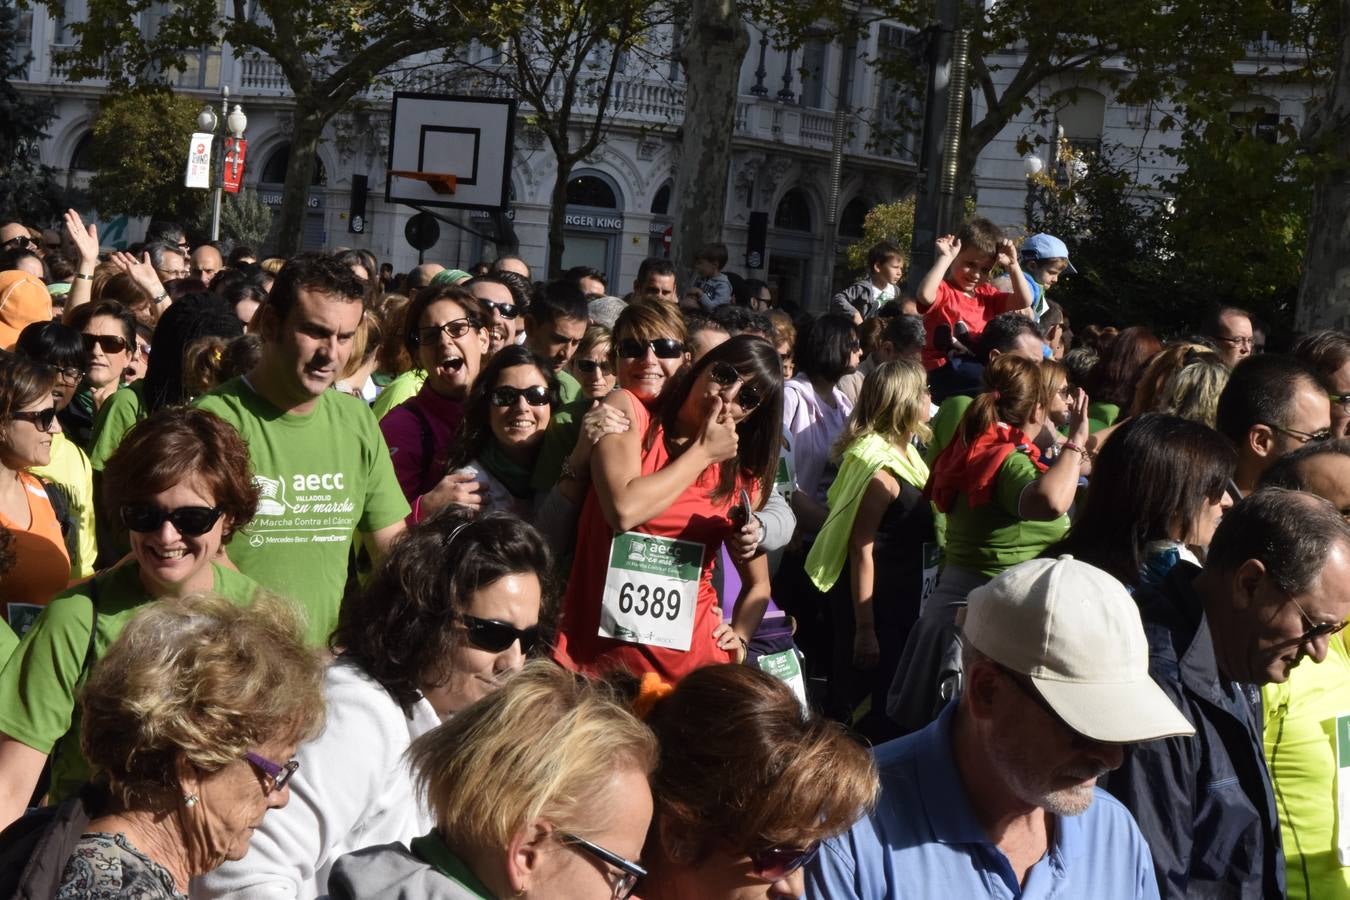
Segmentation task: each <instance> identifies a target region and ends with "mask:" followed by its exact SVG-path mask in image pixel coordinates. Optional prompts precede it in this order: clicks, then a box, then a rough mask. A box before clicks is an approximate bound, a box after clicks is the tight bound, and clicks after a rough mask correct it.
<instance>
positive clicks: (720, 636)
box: [713, 622, 750, 663]
mask: <svg viewBox="0 0 1350 900" xmlns="http://www.w3.org/2000/svg"><path fill="white" fill-rule="evenodd" d="M713 640H714V641H716V642H717V646H718V647H719V648H721V649H722V650H730V651H732V652H733V653H735V654H736V662H738V663H743V662H745V657H746V655H747V654H749V652H750V648H749V642H748V641H746V640H745V639H744V638H742V637H741V636H740V635H739V634H737V633H736V630H735V629H734V628H732V627H731V624H730V623H728V622H723V623H722V624H720V625H718V626H717V627H716V628H715V629H713Z"/></svg>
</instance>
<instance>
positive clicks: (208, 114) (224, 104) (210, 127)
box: [197, 85, 248, 241]
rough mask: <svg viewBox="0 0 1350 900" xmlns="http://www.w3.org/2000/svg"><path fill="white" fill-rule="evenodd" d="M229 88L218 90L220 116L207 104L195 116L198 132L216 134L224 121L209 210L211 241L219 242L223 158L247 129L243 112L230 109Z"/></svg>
mask: <svg viewBox="0 0 1350 900" xmlns="http://www.w3.org/2000/svg"><path fill="white" fill-rule="evenodd" d="M229 107H230V86H229V85H222V86H221V88H220V115H219V116H217V115H216V111H215V110H214V109H212V108H211V106H210V105H209V104H208V105H207V106H205V107H203V108H202V111H201V112H200V113H198V114H197V129H198V130H199V131H205V132H209V133H210V134H215V133H216V127H217V126H218V125H219V124H220V123H221V120H222V119H223V120H224V124H225V131H226V135H225V136H224V138H223V140H222V141H221V148H220V166H219V168H218V169H217V167H215V166H212V167H211V168H212V171H213V172H215V173H216V177H215V179H214V181H215V190H214V194H215V196H214V197H213V198H212V209H211V240H213V241H218V240H220V200H221V193H222V191H223V188H224V186H225V164H226V163H225V158H226V156H228V155H229V150H230V147H229V145H230V143H231V142H233V141H236V140H238V139H240V138H242V137H243V136H244V129H245V128H247V127H248V117H247V116H245V115H244V110H243V108H242V107H240V105H239V104H238V103H236V104H235V105H234V109H230V108H229Z"/></svg>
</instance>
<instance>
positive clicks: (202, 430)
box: [0, 400, 258, 824]
mask: <svg viewBox="0 0 1350 900" xmlns="http://www.w3.org/2000/svg"><path fill="white" fill-rule="evenodd" d="M47 402H49V403H50V400H48V401H47ZM104 474H105V476H106V477H105V479H104V481H103V493H104V499H105V501H106V504H107V508H108V509H109V510H116V515H117V520H118V521H119V522H120V523H121V524H122V525H123V526H124V527H125V528H126V530H127V531H128V532H130V543H131V553H130V555H129V556H128V557H127V558H126V559H124V560H122V561H121V562H119V563H118V564H117V565H115V566H113V567H112V568H110V569H106V570H104V571H102V572H100V573H98V574H97V575H95V576H94V577H93V578H92V579H90V580H88V581H85V582H82V583H80V584H77V585H74V586H73V587H71V588H70V589H69V590H66V591H65V592H64V593H62V594H60V595H59V596H57V597H56V598H55V599H53V600H52V601H51V603H50V604H48V605H47V607H46V608H45V609H43V610H42V612H41V613H40V614H39V615H38V617H37V620H36V621H35V622H34V623H33V626H32V628H30V629H29V631H28V633H27V634H26V635H24V637H23V640H22V641H21V642H20V644H19V646H18V648H17V649H16V650H15V651H14V653H13V655H12V656H11V657H10V660H9V662H8V663H7V664H6V665H5V667H4V669H3V670H0V735H3V737H2V738H0V824H7V823H9V822H11V821H13V820H14V819H15V818H17V817H18V815H19V814H20V813H21V812H23V809H24V806H25V805H27V803H28V800H29V798H30V797H31V796H32V794H33V790H34V787H35V786H36V785H37V783H38V777H39V775H40V774H41V773H42V769H43V766H44V765H45V764H46V762H47V759H48V757H51V758H52V775H51V791H50V795H51V796H52V797H53V798H55V799H57V800H60V799H63V798H65V797H67V796H70V795H71V794H72V793H73V792H74V791H75V790H76V789H77V788H78V787H79V786H80V784H82V783H83V782H84V781H85V780H86V777H87V774H88V767H87V765H86V764H85V760H84V757H82V756H81V755H80V751H79V747H78V746H77V745H76V742H77V741H78V736H79V724H78V722H77V721H75V719H74V717H73V713H74V707H75V694H76V692H77V691H78V689H79V688H80V686H81V685H82V683H83V681H84V678H85V676H86V675H87V674H88V671H89V667H90V666H91V665H92V664H93V663H94V662H95V661H96V660H97V659H98V658H99V657H100V656H102V655H103V653H104V652H105V651H106V650H107V648H108V645H109V644H110V643H112V641H113V639H114V638H116V637H117V635H118V634H119V633H120V632H121V630H122V628H123V626H124V625H126V623H127V622H128V621H129V620H130V619H131V617H132V616H133V615H135V613H136V612H137V611H138V610H139V609H140V608H141V607H142V606H144V605H145V604H147V603H149V602H150V601H152V600H156V599H159V598H161V597H172V596H181V595H186V594H190V593H197V592H201V591H212V592H214V593H217V594H220V595H222V596H224V597H228V598H229V599H231V600H233V601H234V602H236V603H241V604H242V603H247V602H249V601H250V600H251V599H252V598H253V596H254V594H255V592H256V591H257V590H258V586H257V584H256V583H255V582H254V581H253V580H252V579H250V578H247V577H246V576H244V575H242V574H240V573H239V572H238V571H236V570H235V569H234V568H232V567H226V566H223V565H220V564H219V563H217V562H216V561H215V560H216V558H217V556H218V555H219V552H220V548H221V544H222V543H223V542H224V541H225V540H227V539H228V538H229V537H230V535H231V534H233V533H234V531H235V530H237V529H238V528H240V527H242V526H243V525H246V524H247V523H248V522H249V520H250V519H252V518H253V513H254V511H255V510H256V508H257V504H258V492H257V489H256V488H255V487H254V486H253V474H252V472H251V471H250V470H249V465H248V448H247V447H246V446H245V445H244V442H243V440H242V439H241V438H240V437H239V433H238V432H237V431H235V430H234V429H233V428H232V427H230V426H229V425H227V424H226V423H225V422H223V421H222V420H220V419H219V418H217V417H216V416H214V415H212V414H211V413H209V412H205V411H203V410H199V409H193V408H191V407H170V408H168V409H164V410H160V411H159V412H157V413H155V414H154V415H152V416H150V417H149V418H147V419H145V420H144V421H143V422H140V423H138V424H137V425H136V426H135V427H134V428H132V429H131V431H130V432H128V434H127V437H126V440H124V441H123V442H122V446H121V447H119V448H118V449H117V452H116V453H114V454H113V456H112V458H111V459H110V460H108V467H107V469H106V470H105V471H104Z"/></svg>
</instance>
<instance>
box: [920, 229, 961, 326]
mask: <svg viewBox="0 0 1350 900" xmlns="http://www.w3.org/2000/svg"><path fill="white" fill-rule="evenodd" d="M960 252H961V242H960V241H958V240H957V239H956V238H955V237H954V236H953V235H950V234H944V235H943V236H942V237H940V238H938V239H937V245H936V247H935V252H934V253H933V268H931V269H929V270H928V274H927V275H925V276H923V281H920V282H919V291H918V293H917V294H915V299H916V300H917V301H918V302H919V312H921V313H922V312H925V311H927V309H928V307H930V306H932V305H933V304H934V303H936V302H937V295H938V285H940V284H942V279H944V278H946V277H947V269H948V268H950V267H951V264H952V260H954V259H956V254H958V253H960Z"/></svg>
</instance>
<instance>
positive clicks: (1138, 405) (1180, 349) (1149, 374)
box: [1130, 341, 1218, 416]
mask: <svg viewBox="0 0 1350 900" xmlns="http://www.w3.org/2000/svg"><path fill="white" fill-rule="evenodd" d="M1212 352H1213V351H1211V350H1210V349H1209V348H1208V347H1206V346H1205V345H1204V344H1196V343H1193V342H1191V341H1178V342H1177V343H1175V344H1168V345H1167V346H1166V347H1164V348H1162V350H1160V351H1158V355H1157V356H1155V357H1153V359H1152V361H1150V362H1149V364H1148V366H1147V367H1146V368H1145V369H1144V373H1143V374H1142V375H1140V376H1139V384H1138V385H1137V386H1136V387H1135V389H1134V400H1133V403H1132V405H1131V406H1130V415H1133V416H1138V415H1143V414H1144V413H1146V412H1163V409H1162V407H1161V405H1160V404H1161V403H1162V402H1163V399H1164V398H1163V393H1164V391H1163V385H1165V384H1167V382H1168V380H1169V379H1170V378H1171V377H1172V376H1173V375H1175V374H1176V373H1177V372H1178V371H1180V370H1181V367H1182V366H1184V365H1185V364H1186V360H1187V358H1188V357H1189V356H1190V354H1193V353H1212ZM1217 358H1218V357H1217V356H1216V357H1215V359H1217Z"/></svg>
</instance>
